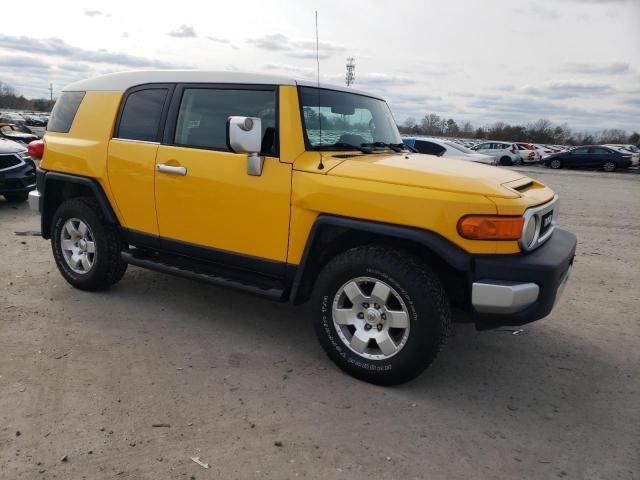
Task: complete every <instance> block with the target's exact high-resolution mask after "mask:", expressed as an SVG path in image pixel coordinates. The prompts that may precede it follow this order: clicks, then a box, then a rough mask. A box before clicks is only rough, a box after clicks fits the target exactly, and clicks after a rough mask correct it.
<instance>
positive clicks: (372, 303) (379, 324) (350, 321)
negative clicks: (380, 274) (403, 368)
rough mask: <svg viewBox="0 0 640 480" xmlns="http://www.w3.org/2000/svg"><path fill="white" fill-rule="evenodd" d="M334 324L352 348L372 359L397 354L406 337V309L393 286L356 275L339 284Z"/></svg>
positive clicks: (347, 345)
mask: <svg viewBox="0 0 640 480" xmlns="http://www.w3.org/2000/svg"><path fill="white" fill-rule="evenodd" d="M331 313H332V317H333V324H334V326H335V328H336V331H337V333H338V336H339V337H340V340H342V342H343V343H344V344H345V346H346V347H347V348H349V349H350V350H351V351H353V352H355V353H357V354H358V355H360V356H361V357H364V358H367V359H371V360H386V359H388V358H391V357H393V356H394V355H396V354H397V353H398V352H399V351H400V350H402V348H403V347H404V346H405V344H406V343H407V339H408V338H409V326H410V321H409V310H408V309H407V306H406V305H405V303H404V301H403V300H402V298H401V297H400V295H398V292H396V291H395V290H394V289H393V288H392V287H390V286H389V285H387V284H386V283H385V282H383V281H381V280H378V279H377V278H371V277H358V278H354V279H352V280H349V281H348V282H347V283H345V284H344V285H342V287H340V288H339V289H338V291H337V293H336V295H335V297H334V300H333V307H332V312H331Z"/></svg>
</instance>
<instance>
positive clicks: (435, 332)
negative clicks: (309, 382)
mask: <svg viewBox="0 0 640 480" xmlns="http://www.w3.org/2000/svg"><path fill="white" fill-rule="evenodd" d="M363 276H364V277H372V278H375V279H378V280H382V281H383V282H385V283H386V284H388V286H390V287H391V288H393V289H394V290H395V291H396V292H397V294H398V295H399V296H400V297H401V299H402V301H403V302H404V303H405V305H406V307H407V311H408V318H409V330H408V332H409V334H408V338H407V339H406V343H404V346H403V347H402V348H401V349H400V350H399V351H398V352H397V353H395V354H394V355H393V356H391V357H390V358H386V359H380V360H378V359H370V358H366V357H365V356H362V355H360V354H358V353H356V352H355V351H353V350H352V349H350V348H349V347H348V346H347V344H346V343H345V341H344V340H343V339H342V338H341V337H340V335H339V334H338V331H337V329H336V325H335V324H334V321H333V313H332V307H333V302H334V298H335V297H336V294H337V293H338V291H339V290H340V288H341V287H342V286H343V285H345V284H346V283H348V282H349V281H350V280H351V279H354V278H358V277H363ZM312 305H313V306H312V308H313V322H314V328H315V331H316V334H317V336H318V339H319V341H320V344H321V345H322V348H323V349H324V351H325V352H326V354H327V355H328V356H329V358H331V359H332V360H333V361H334V362H335V363H336V364H337V365H338V367H340V368H341V369H342V370H344V371H345V372H347V373H349V374H350V375H353V376H354V377H356V378H359V379H361V380H364V381H367V382H370V383H375V384H379V385H395V384H400V383H403V382H407V381H409V380H411V379H413V378H415V377H416V376H418V375H419V374H420V373H422V372H423V371H424V370H425V369H426V368H427V367H428V366H429V365H430V364H431V363H432V362H433V360H434V359H435V358H436V356H437V354H438V352H439V351H440V347H441V346H442V344H443V343H444V342H445V340H446V338H447V336H448V334H449V328H450V323H451V312H450V307H449V300H448V298H447V294H446V292H445V289H444V287H443V285H442V282H441V281H440V279H439V278H438V276H437V275H436V274H435V273H434V272H433V270H432V269H431V268H430V267H429V266H428V265H427V264H425V263H424V262H422V261H420V260H419V259H418V258H416V257H414V256H412V255H410V254H407V253H406V252H403V251H399V250H395V249H391V248H388V247H386V246H381V245H370V246H364V247H357V248H354V249H351V250H348V251H346V252H344V253H342V254H340V255H338V256H337V257H336V258H334V259H333V260H332V261H331V262H329V264H327V265H326V266H325V267H324V269H323V270H322V272H321V273H320V275H319V276H318V279H317V281H316V284H315V288H314V292H313V298H312ZM359 318H362V317H359Z"/></svg>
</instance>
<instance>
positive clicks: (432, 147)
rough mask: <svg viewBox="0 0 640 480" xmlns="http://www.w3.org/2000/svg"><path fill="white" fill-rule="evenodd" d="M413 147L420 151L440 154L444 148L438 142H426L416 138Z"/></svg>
mask: <svg viewBox="0 0 640 480" xmlns="http://www.w3.org/2000/svg"><path fill="white" fill-rule="evenodd" d="M415 148H416V150H418V151H419V152H420V153H427V154H429V155H442V154H443V153H444V152H445V150H446V149H445V148H444V147H441V146H440V145H438V144H435V143H432V142H427V141H425V140H416V145H415Z"/></svg>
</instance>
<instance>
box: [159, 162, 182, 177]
mask: <svg viewBox="0 0 640 480" xmlns="http://www.w3.org/2000/svg"><path fill="white" fill-rule="evenodd" d="M156 171H158V172H162V173H170V174H172V175H180V176H181V177H184V176H185V175H186V174H187V167H173V166H171V165H165V164H164V163H158V164H157V165H156Z"/></svg>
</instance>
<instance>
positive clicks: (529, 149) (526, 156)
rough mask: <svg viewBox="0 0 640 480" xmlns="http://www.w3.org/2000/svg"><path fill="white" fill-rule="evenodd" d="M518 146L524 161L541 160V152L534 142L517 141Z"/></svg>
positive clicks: (534, 161)
mask: <svg viewBox="0 0 640 480" xmlns="http://www.w3.org/2000/svg"><path fill="white" fill-rule="evenodd" d="M516 147H518V152H519V153H520V157H521V158H522V161H523V163H538V162H539V161H540V154H539V153H538V151H537V150H536V147H535V146H534V145H533V144H532V143H523V142H517V143H516Z"/></svg>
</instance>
